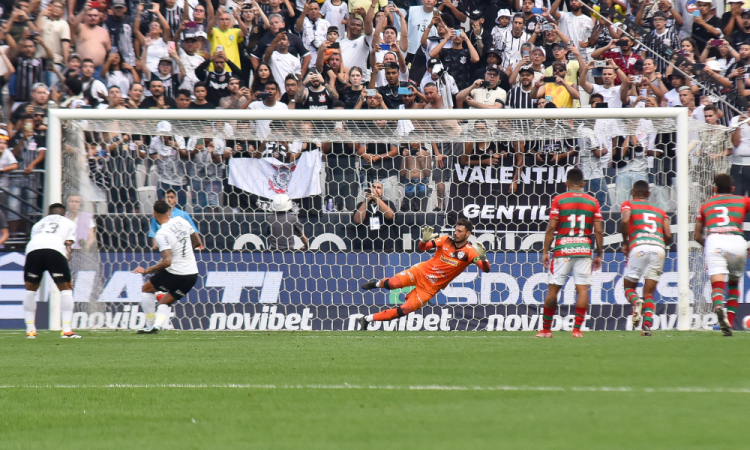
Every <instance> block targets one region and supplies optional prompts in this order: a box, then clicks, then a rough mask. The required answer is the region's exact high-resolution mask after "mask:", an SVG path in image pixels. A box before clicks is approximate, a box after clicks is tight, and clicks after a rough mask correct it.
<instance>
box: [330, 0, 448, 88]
mask: <svg viewBox="0 0 750 450" xmlns="http://www.w3.org/2000/svg"><path fill="white" fill-rule="evenodd" d="M436 3H437V1H436V0H422V6H412V7H411V8H409V14H408V19H409V20H408V22H407V36H408V37H409V38H410V39H409V46H408V48H407V58H406V61H407V62H408V63H410V64H411V65H412V67H418V66H419V65H421V64H422V62H421V60H419V61H415V57H416V55H417V51H418V50H419V46H420V41H419V40H418V39H417V38H418V37H421V36H422V33H424V32H425V30H428V29H429V30H430V31H428V34H429V36H436V35H437V32H436V31H437V30H435V28H434V25H435V24H436V20H435V16H436V15H435V14H434V13H433V10H434V9H435V5H436ZM367 14H368V15H369V14H370V12H369V11H368V12H367ZM360 23H361V22H360ZM349 26H351V20H350V21H349ZM360 28H361V27H360ZM348 31H349V33H350V34H351V32H352V30H348ZM401 32H402V33H403V30H401ZM422 46H424V45H423V44H422ZM420 56H421V55H420ZM427 59H430V58H429V57H428V58H426V59H425V61H426V60H427ZM344 61H346V59H345V60H344ZM352 65H358V64H352ZM360 67H361V66H360ZM417 75H418V74H415V73H411V78H412V79H418V78H421V77H417Z"/></svg>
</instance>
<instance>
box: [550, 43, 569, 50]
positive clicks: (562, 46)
mask: <svg viewBox="0 0 750 450" xmlns="http://www.w3.org/2000/svg"><path fill="white" fill-rule="evenodd" d="M555 47H560V48H562V49H563V50H567V49H568V46H567V45H565V44H563V43H562V42H555V43H554V44H552V50H554V49H555Z"/></svg>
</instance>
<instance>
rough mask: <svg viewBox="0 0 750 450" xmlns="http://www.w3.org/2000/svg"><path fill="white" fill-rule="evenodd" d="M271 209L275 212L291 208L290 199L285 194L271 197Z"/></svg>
mask: <svg viewBox="0 0 750 450" xmlns="http://www.w3.org/2000/svg"><path fill="white" fill-rule="evenodd" d="M271 209H273V210H274V211H276V212H284V211H289V210H290V209H292V200H291V199H290V198H289V196H288V195H286V194H279V195H277V196H276V197H274V198H273V202H272V203H271Z"/></svg>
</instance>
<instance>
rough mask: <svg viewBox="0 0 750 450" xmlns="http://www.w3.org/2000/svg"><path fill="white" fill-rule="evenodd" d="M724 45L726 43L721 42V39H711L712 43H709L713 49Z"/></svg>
mask: <svg viewBox="0 0 750 450" xmlns="http://www.w3.org/2000/svg"><path fill="white" fill-rule="evenodd" d="M723 43H724V41H723V40H721V39H711V40H710V41H708V45H710V46H712V47H718V46H720V45H721V44H723Z"/></svg>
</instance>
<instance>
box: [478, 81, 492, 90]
mask: <svg viewBox="0 0 750 450" xmlns="http://www.w3.org/2000/svg"><path fill="white" fill-rule="evenodd" d="M490 86H492V83H490V82H489V81H482V84H480V85H479V87H481V88H482V89H489V88H490Z"/></svg>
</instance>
